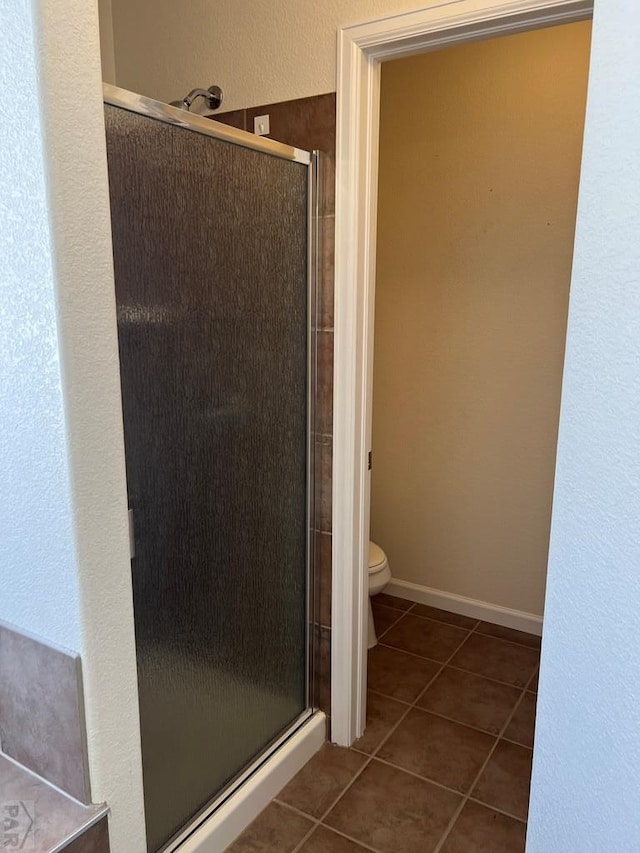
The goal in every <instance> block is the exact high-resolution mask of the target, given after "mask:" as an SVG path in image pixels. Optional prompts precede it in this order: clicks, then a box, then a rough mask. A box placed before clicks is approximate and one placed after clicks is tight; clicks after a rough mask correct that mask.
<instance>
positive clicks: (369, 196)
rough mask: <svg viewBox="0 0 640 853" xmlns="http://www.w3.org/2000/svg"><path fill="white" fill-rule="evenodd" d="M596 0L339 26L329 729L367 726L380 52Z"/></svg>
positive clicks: (344, 735) (543, 16)
mask: <svg viewBox="0 0 640 853" xmlns="http://www.w3.org/2000/svg"><path fill="white" fill-rule="evenodd" d="M592 14H593V0H449V2H437V3H435V4H434V5H431V6H429V8H426V9H420V10H418V11H416V12H410V13H406V14H401V15H395V16H393V17H388V18H382V19H379V20H374V21H370V22H368V23H365V24H359V25H356V26H351V27H345V28H343V29H341V30H340V32H339V33H338V84H337V139H336V143H337V147H336V250H335V251H336V253H335V323H334V336H335V337H334V343H335V355H334V391H333V405H334V439H333V546H332V550H333V554H332V558H333V589H332V614H333V615H332V633H331V695H332V701H331V739H332V740H333V741H334V742H335V743H338V744H341V745H343V746H349V745H351V744H352V743H353V741H354V740H355V739H356V738H357V737H359V736H360V735H361V734H362V732H363V731H364V722H365V712H366V685H367V669H366V667H367V656H366V652H367V607H368V576H367V568H366V566H367V551H368V542H369V502H370V474H369V470H368V460H367V456H368V451H369V449H370V447H371V397H372V379H373V314H374V287H375V260H376V258H375V247H376V214H377V210H376V206H377V173H378V133H379V103H380V63H381V62H382V61H384V60H388V59H396V58H399V57H401V56H408V55H410V54H416V53H424V52H425V51H428V50H434V49H436V48H438V47H443V46H445V45H450V44H454V43H456V42H469V41H475V40H477V39H481V38H488V37H491V36H496V35H506V34H507V33H515V32H522V31H524V30H530V29H538V28H540V27H545V26H551V25H553V24H560V23H569V22H570V21H577V20H584V19H587V18H590V17H591V16H592Z"/></svg>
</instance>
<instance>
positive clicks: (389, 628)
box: [373, 608, 409, 648]
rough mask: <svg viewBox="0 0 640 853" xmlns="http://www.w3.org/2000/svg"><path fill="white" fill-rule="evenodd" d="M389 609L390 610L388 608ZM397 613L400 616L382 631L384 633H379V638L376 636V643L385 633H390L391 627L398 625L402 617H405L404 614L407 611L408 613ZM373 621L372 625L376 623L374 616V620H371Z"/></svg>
mask: <svg viewBox="0 0 640 853" xmlns="http://www.w3.org/2000/svg"><path fill="white" fill-rule="evenodd" d="M389 609H391V608H389ZM398 612H399V614H400V615H399V616H398V618H397V619H396V620H395V621H393V622H392V623H391V624H390V625H387V627H386V628H385V629H384V631H381V633H380V634H379V636H378V642H379V641H380V640H381V639H382V638H383V637H384V635H385V634H386V633H387V631H390V630H391V629H392V628H393V627H395V626H396V625H397V624H398V622H400V620H401V619H402V618H403V617H404V616H406V614H407V613H408V612H409V611H408V610H399V611H398ZM373 621H374V623H375V621H376V620H375V616H374V618H373ZM374 648H375V646H374Z"/></svg>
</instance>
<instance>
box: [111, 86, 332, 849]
mask: <svg viewBox="0 0 640 853" xmlns="http://www.w3.org/2000/svg"><path fill="white" fill-rule="evenodd" d="M104 98H105V121H106V135H107V155H108V167H109V183H110V194H111V212H112V231H113V247H114V268H115V283H116V301H117V316H118V338H119V348H120V368H121V381H122V401H123V412H124V433H125V451H126V466H127V488H128V497H129V506H130V519H131V527H132V531H133V535H132V542H133V546H132V562H131V566H132V581H133V594H134V612H135V630H136V650H137V661H138V683H139V697H140V725H141V736H142V759H143V776H144V791H145V810H146V823H147V837H148V846H149V850H150V851H156V850H160V849H162V850H173V849H175V848H176V847H177V846H178V845H179V844H180V843H181V842H182V841H183V840H184V839H185V838H186V837H188V835H189V833H190V832H192V831H193V830H194V828H195V827H197V826H198V825H199V823H201V822H202V821H203V820H205V819H206V818H207V817H208V816H209V815H210V814H212V812H213V811H214V810H215V809H216V808H217V807H218V806H219V805H220V803H222V802H224V800H225V798H226V797H228V796H229V795H230V793H232V792H233V791H234V790H235V789H236V788H237V786H238V785H239V784H240V783H241V782H242V781H243V780H244V779H246V778H247V777H248V776H249V775H250V774H251V773H252V771H253V770H254V769H255V768H256V767H257V766H259V764H260V762H261V761H263V760H264V759H265V757H266V756H269V755H270V754H271V753H272V751H273V750H274V749H275V748H277V747H278V745H279V744H281V743H282V742H283V741H284V740H285V739H286V738H287V737H288V736H289V735H290V734H291V733H292V732H294V731H296V729H297V728H298V727H299V726H300V725H301V724H302V723H303V722H304V721H305V720H307V719H308V718H309V717H310V715H311V714H312V713H313V709H314V703H313V696H312V684H313V678H312V671H311V669H312V660H313V655H312V649H311V643H312V636H313V631H312V624H311V620H312V600H311V599H312V590H313V583H312V572H313V566H312V553H313V548H312V528H313V515H314V507H313V494H314V489H313V470H314V461H313V446H314V442H313V434H314V411H315V381H314V377H315V334H314V328H315V295H314V294H315V287H314V278H315V275H314V270H315V264H316V261H315V258H316V251H315V238H314V234H315V228H316V215H315V206H316V204H317V201H316V186H317V181H316V179H315V177H316V168H317V158H316V157H314V156H312V155H310V154H308V153H307V152H303V151H300V150H298V149H295V148H290V147H288V146H286V145H282V144H280V143H277V142H273V141H271V140H266V139H263V138H259V137H255V136H253V135H252V134H247V133H244V132H242V131H237V130H235V129H233V128H229V127H226V126H225V125H222V124H219V123H216V122H213V121H210V120H208V119H205V118H202V117H200V116H196V115H192V114H189V113H187V112H185V111H183V110H179V109H176V108H173V107H170V106H167V105H164V104H160V103H158V102H156V101H152V100H150V99H147V98H143V97H140V96H137V95H133V94H131V93H129V92H125V91H123V90H121V89H117V88H115V87H112V86H108V85H105V89H104Z"/></svg>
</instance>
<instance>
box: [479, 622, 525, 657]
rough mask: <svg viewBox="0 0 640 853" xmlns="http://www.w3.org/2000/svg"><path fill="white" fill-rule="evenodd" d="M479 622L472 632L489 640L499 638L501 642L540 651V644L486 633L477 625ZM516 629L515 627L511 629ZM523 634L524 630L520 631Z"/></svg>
mask: <svg viewBox="0 0 640 853" xmlns="http://www.w3.org/2000/svg"><path fill="white" fill-rule="evenodd" d="M479 625H480V622H478V624H477V625H476V626H475V628H473V633H474V634H477V635H478V636H480V637H487V638H488V639H489V640H501V641H502V642H503V643H510V644H511V645H512V646H523V647H524V648H525V649H534V651H537V652H539V651H540V644H539V643H538V644H537V645H534V646H532V645H531V644H530V643H519V642H518V641H517V640H508V639H507V638H506V637H496V636H495V634H487V633H486V631H483V630H481V629H480V628H479V627H478V626H479ZM513 630H514V631H515V630H516V629H515V628H514V629H513ZM522 633H523V634H525V633H526V631H523V632H522ZM530 636H531V637H535V636H537V635H536V634H530Z"/></svg>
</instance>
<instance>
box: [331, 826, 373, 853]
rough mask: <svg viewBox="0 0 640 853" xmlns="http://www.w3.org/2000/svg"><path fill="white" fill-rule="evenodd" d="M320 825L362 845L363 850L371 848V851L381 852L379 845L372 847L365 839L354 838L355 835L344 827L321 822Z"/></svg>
mask: <svg viewBox="0 0 640 853" xmlns="http://www.w3.org/2000/svg"><path fill="white" fill-rule="evenodd" d="M319 825H320V826H322V827H323V828H324V829H328V830H329V831H330V832H335V834H336V835H340V836H341V837H342V838H346V839H347V841H351V842H353V844H356V845H357V846H358V847H362V849H363V850H370V851H371V853H380V850H379V849H378V848H377V847H372V846H371V845H370V844H367V843H366V842H364V841H358V839H357V838H354V837H353V835H349V833H348V832H345V831H344V830H343V829H336V828H335V826H329V824H328V823H322V822H320V824H319Z"/></svg>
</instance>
